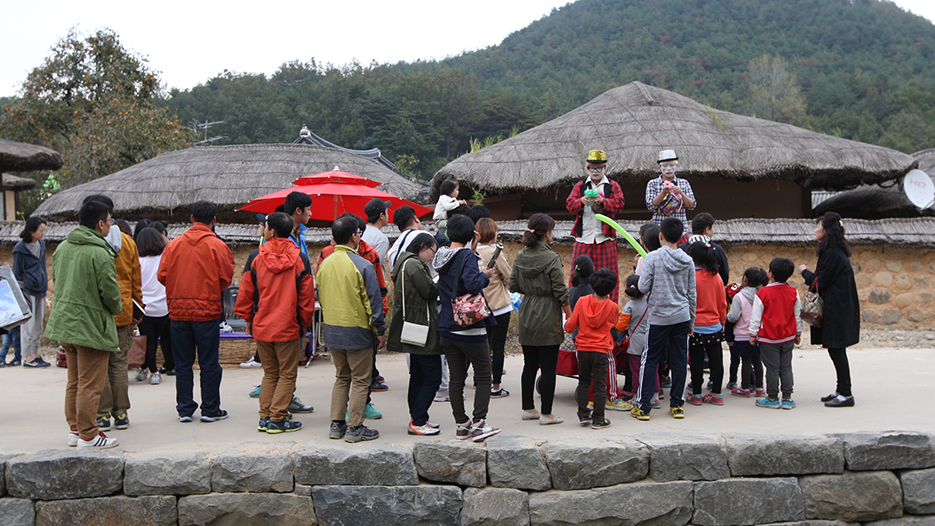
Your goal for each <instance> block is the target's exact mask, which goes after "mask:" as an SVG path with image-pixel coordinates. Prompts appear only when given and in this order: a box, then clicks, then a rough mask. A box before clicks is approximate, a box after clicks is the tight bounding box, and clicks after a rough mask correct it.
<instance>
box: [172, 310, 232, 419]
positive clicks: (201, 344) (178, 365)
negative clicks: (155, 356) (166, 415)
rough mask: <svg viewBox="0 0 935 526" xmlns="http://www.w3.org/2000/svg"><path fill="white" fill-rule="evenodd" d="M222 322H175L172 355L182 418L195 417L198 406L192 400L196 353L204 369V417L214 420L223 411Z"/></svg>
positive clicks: (173, 324)
mask: <svg viewBox="0 0 935 526" xmlns="http://www.w3.org/2000/svg"><path fill="white" fill-rule="evenodd" d="M220 322H221V320H220V318H218V319H217V320H212V321H176V320H172V330H171V334H172V355H173V357H174V358H175V402H176V406H175V408H176V410H177V411H178V412H179V416H192V414H193V413H194V412H195V409H198V404H197V403H196V402H195V401H194V399H193V398H192V390H193V389H194V386H195V373H194V371H192V365H194V363H195V356H196V349H197V357H198V366H199V367H200V368H201V414H202V415H203V416H214V415H216V414H217V413H218V412H220V410H221V365H220V364H219V363H218V346H219V345H220V343H221V333H220V329H219V328H218V326H219V324H220Z"/></svg>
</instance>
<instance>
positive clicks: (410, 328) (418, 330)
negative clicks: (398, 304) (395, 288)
mask: <svg viewBox="0 0 935 526" xmlns="http://www.w3.org/2000/svg"><path fill="white" fill-rule="evenodd" d="M400 274H402V279H401V280H400V285H401V286H402V290H401V295H402V298H403V330H402V332H401V333H400V335H399V341H400V342H402V343H406V344H409V345H415V346H416V347H425V342H426V341H428V338H429V326H428V325H420V324H418V323H412V322H409V321H406V269H405V268H404V269H403V270H402V271H401V272H400ZM425 318H426V319H427V320H428V319H431V318H430V316H429V306H428V304H427V303H426V305H425Z"/></svg>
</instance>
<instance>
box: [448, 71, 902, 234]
mask: <svg viewBox="0 0 935 526" xmlns="http://www.w3.org/2000/svg"><path fill="white" fill-rule="evenodd" d="M669 148H674V149H675V151H676V152H677V153H678V156H679V164H680V173H679V175H680V176H684V177H687V178H688V179H689V180H692V181H695V182H694V184H693V185H692V186H693V189H694V191H695V194H696V196H697V197H698V202H699V208H697V209H696V212H698V211H708V212H711V213H713V214H715V216H717V217H721V218H730V217H808V216H809V215H810V213H811V202H810V199H809V198H808V194H809V191H810V189H811V188H844V187H847V186H853V185H856V184H860V183H876V182H880V181H885V180H888V179H893V178H896V177H899V176H901V175H903V174H905V173H906V172H907V171H909V170H910V169H911V168H913V167H914V166H915V162H916V161H915V160H914V159H913V158H912V157H910V156H908V155H905V154H902V153H900V152H897V151H894V150H890V149H888V148H883V147H879V146H873V145H869V144H863V143H859V142H855V141H849V140H846V139H840V138H836V137H831V136H828V135H823V134H820V133H815V132H811V131H808V130H804V129H802V128H798V127H795V126H791V125H788V124H782V123H778V122H772V121H767V120H762V119H756V118H753V117H745V116H743V115H736V114H733V113H729V112H726V111H720V110H716V109H713V108H710V107H708V106H705V105H703V104H700V103H698V102H695V101H694V100H691V99H689V98H687V97H684V96H682V95H679V94H677V93H673V92H671V91H667V90H664V89H660V88H655V87H652V86H647V85H645V84H642V83H639V82H631V83H630V84H627V85H625V86H621V87H619V88H615V89H612V90H609V91H607V92H605V93H603V94H601V95H600V96H598V97H596V98H595V99H593V100H592V101H590V102H588V103H587V104H584V105H583V106H580V107H578V108H577V109H575V110H573V111H571V112H569V113H566V114H565V115H562V116H561V117H558V118H556V119H554V120H551V121H549V122H546V123H545V124H542V125H540V126H537V127H535V128H532V129H530V130H527V131H525V132H523V133H520V134H518V135H516V136H514V137H511V138H509V139H506V140H504V141H502V142H500V143H497V144H494V145H492V146H489V147H486V148H484V149H482V150H480V151H479V152H477V153H468V154H465V155H462V156H461V157H459V158H458V159H455V160H454V161H452V162H451V163H449V164H447V165H446V166H444V167H443V168H442V169H441V170H439V171H438V173H437V174H436V175H435V178H434V179H433V182H432V187H433V198H434V195H437V188H438V186H439V185H440V184H441V181H442V180H443V179H445V178H447V177H454V178H456V179H458V180H459V181H461V183H462V185H464V186H467V187H476V188H480V189H482V190H483V191H484V192H486V193H487V194H488V195H506V194H513V195H514V196H515V197H514V201H515V203H514V205H513V207H512V208H513V209H514V210H515V211H516V212H517V213H521V214H523V215H527V216H528V215H529V213H532V212H536V211H541V210H546V211H559V215H560V211H561V209H563V208H564V199H565V197H566V196H567V195H568V190H569V189H570V187H571V185H573V184H574V183H575V182H576V181H578V180H580V179H581V178H583V176H584V171H583V159H584V157H585V155H586V154H587V151H588V150H591V149H602V150H605V151H606V152H607V157H608V163H607V167H608V170H607V175H608V176H609V177H610V178H612V179H614V180H616V181H618V182H620V183H621V186H622V187H623V190H624V194H625V195H626V196H627V209H626V210H625V212H624V216H625V217H633V218H642V217H648V211H647V210H646V207H645V205H644V191H645V185H646V182H647V181H648V180H649V179H651V178H654V177H657V176H658V175H659V171H658V167H657V164H656V156H657V154H658V152H659V150H662V149H669ZM697 178H706V180H704V181H698V180H697ZM461 195H470V194H467V193H466V192H465V191H464V190H462V192H461ZM751 196H752V198H751ZM485 204H487V203H486V201H485ZM495 204H496V205H498V208H504V209H509V208H510V207H509V206H506V205H500V203H496V202H495ZM520 205H521V206H522V211H521V212H520ZM491 208H492V209H493V207H491ZM627 211H629V213H627ZM515 218H516V217H511V218H510V219H515Z"/></svg>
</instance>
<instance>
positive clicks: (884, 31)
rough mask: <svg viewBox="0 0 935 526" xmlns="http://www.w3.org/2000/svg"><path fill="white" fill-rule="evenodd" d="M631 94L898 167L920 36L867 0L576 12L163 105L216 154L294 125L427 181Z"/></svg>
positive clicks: (927, 93) (926, 129) (731, 0)
mask: <svg viewBox="0 0 935 526" xmlns="http://www.w3.org/2000/svg"><path fill="white" fill-rule="evenodd" d="M633 80H639V81H641V82H644V83H646V84H650V85H654V86H659V87H662V88H666V89H670V90H673V91H676V92H678V93H681V94H683V95H687V96H689V97H692V98H694V99H696V100H698V101H701V102H704V103H707V104H710V105H711V106H713V107H716V108H719V109H724V110H728V111H733V112H736V113H742V114H747V115H756V116H758V117H763V118H773V119H775V120H782V121H784V122H790V123H793V124H796V125H799V126H803V127H806V128H810V129H813V130H816V131H820V132H823V133H829V134H835V135H839V136H842V137H846V138H851V139H856V140H860V141H864V142H869V143H873V144H880V145H884V146H888V147H892V148H896V149H899V150H902V151H904V152H907V153H909V152H913V151H917V150H921V149H923V148H930V147H933V146H935V25H933V24H932V23H931V22H929V21H927V20H926V19H924V18H921V17H918V16H915V15H912V14H909V13H906V12H904V11H902V10H900V9H899V8H898V7H896V6H895V5H894V4H892V3H889V2H886V1H882V2H881V1H878V0H782V1H780V0H707V1H705V0H578V1H577V2H574V3H571V4H568V5H566V6H564V7H562V8H560V9H555V10H553V11H552V13H551V14H550V15H549V16H547V17H543V18H542V19H540V20H538V21H536V22H534V23H532V24H530V25H529V26H528V27H526V28H523V29H521V30H518V31H516V32H514V33H513V34H511V35H510V36H509V37H507V38H506V39H505V40H504V41H503V42H502V43H501V44H500V45H498V46H493V47H490V48H487V49H484V50H480V51H476V52H471V53H466V54H464V55H460V56H457V57H452V58H449V59H446V60H443V61H439V62H416V63H399V64H395V65H371V66H360V65H357V64H352V65H348V66H344V67H325V66H322V65H320V64H317V63H315V62H314V61H311V62H308V63H302V62H298V61H296V62H291V63H287V64H284V65H283V66H282V68H280V70H279V71H278V72H277V73H276V74H275V75H273V76H271V77H270V78H266V77H264V76H262V75H238V74H231V73H227V72H225V73H224V74H222V75H220V76H218V77H216V78H214V79H212V80H210V81H209V82H207V83H206V84H205V85H203V86H198V87H196V88H193V89H191V90H186V91H183V92H177V91H176V92H173V94H172V97H171V99H170V100H169V105H170V107H172V108H173V109H175V110H176V111H178V112H179V116H180V117H181V119H182V121H183V122H190V121H195V120H204V119H208V120H225V121H227V124H226V125H225V126H226V127H227V128H226V129H225V128H219V129H218V132H219V133H221V134H224V135H228V136H230V139H229V140H228V142H238V143H247V142H284V141H290V140H292V139H293V138H294V137H295V136H296V134H297V130H298V128H299V127H300V126H301V125H302V124H307V125H308V126H309V128H311V129H312V130H313V131H315V132H316V133H318V134H319V135H321V136H323V137H325V138H326V139H329V140H331V141H333V142H337V143H339V144H342V145H343V146H347V147H352V148H370V147H374V146H376V147H379V148H380V149H381V150H382V151H383V152H384V155H386V156H387V157H389V158H390V159H391V160H394V161H398V162H400V164H402V165H403V166H404V167H411V168H412V169H413V171H415V172H421V175H422V176H423V177H430V176H431V175H432V173H434V171H435V170H437V169H438V168H439V167H440V166H442V165H443V164H444V163H445V162H447V161H449V160H451V159H453V158H454V157H456V156H457V155H458V154H460V153H464V152H465V151H467V150H469V149H470V147H471V145H470V142H469V141H470V139H471V138H480V139H483V138H486V137H491V136H497V135H499V136H502V137H505V136H507V135H509V134H510V133H511V132H515V131H517V130H524V129H527V128H529V127H531V126H534V125H536V124H539V123H541V122H544V121H546V120H549V119H551V118H554V117H556V116H558V115H561V114H562V113H565V112H567V111H569V110H571V109H573V108H574V107H576V106H578V105H580V104H582V103H584V102H586V101H588V100H590V99H591V98H593V97H595V96H597V95H598V94H600V93H602V92H603V91H605V90H607V89H610V88H613V87H615V86H619V85H623V84H626V83H628V82H631V81H633ZM413 163H415V164H413Z"/></svg>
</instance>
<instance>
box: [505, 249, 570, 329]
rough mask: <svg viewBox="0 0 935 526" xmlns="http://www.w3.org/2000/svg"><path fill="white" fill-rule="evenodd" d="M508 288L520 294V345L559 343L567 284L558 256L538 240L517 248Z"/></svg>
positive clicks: (566, 297) (566, 301)
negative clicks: (521, 295)
mask: <svg viewBox="0 0 935 526" xmlns="http://www.w3.org/2000/svg"><path fill="white" fill-rule="evenodd" d="M510 292H519V293H520V294H523V295H524V297H523V303H522V305H521V306H520V309H519V343H520V344H521V345H561V343H562V342H563V341H565V333H564V331H563V330H562V305H565V304H567V303H568V286H567V285H566V284H565V273H564V271H563V270H562V257H561V256H559V255H558V254H556V253H555V251H553V250H552V248H551V247H550V246H548V245H546V244H545V243H543V242H541V241H539V242H537V243H536V244H535V245H533V246H531V247H526V248H524V249H523V250H520V251H519V254H517V255H516V259H514V260H513V272H511V273H510Z"/></svg>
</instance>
